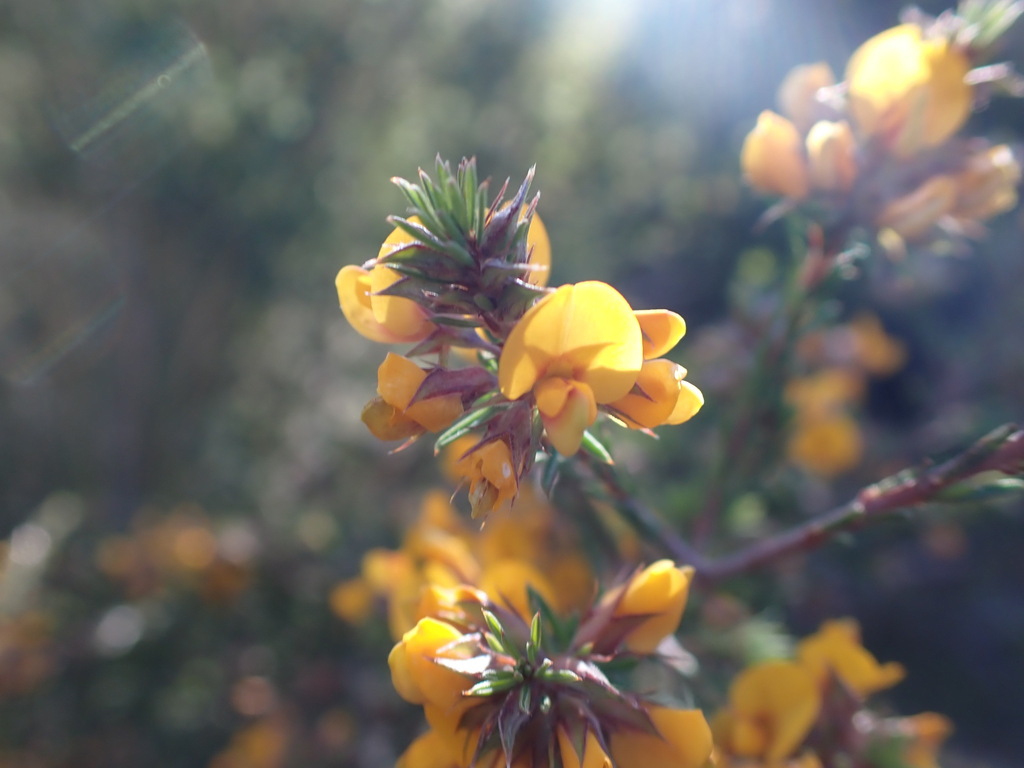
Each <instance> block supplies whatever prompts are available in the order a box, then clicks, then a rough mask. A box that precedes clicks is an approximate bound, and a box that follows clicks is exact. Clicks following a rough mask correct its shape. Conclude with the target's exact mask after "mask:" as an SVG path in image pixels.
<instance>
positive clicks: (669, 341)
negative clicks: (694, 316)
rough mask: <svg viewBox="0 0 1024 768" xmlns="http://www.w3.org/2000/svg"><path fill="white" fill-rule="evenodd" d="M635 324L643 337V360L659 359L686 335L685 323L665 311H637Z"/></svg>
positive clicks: (673, 314) (674, 314) (672, 313)
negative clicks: (638, 326)
mask: <svg viewBox="0 0 1024 768" xmlns="http://www.w3.org/2000/svg"><path fill="white" fill-rule="evenodd" d="M633 314H635V315H636V319H637V322H638V323H640V333H641V334H642V335H643V342H644V360H653V359H654V358H656V357H661V356H662V355H664V354H665V353H666V352H668V351H669V350H670V349H672V347H674V346H675V345H676V344H678V343H679V340H680V339H681V338H683V336H685V335H686V321H685V320H683V318H682V317H681V316H679V315H677V314H676V313H675V312H670V311H669V310H667V309H638V310H636V311H635V312H634V313H633Z"/></svg>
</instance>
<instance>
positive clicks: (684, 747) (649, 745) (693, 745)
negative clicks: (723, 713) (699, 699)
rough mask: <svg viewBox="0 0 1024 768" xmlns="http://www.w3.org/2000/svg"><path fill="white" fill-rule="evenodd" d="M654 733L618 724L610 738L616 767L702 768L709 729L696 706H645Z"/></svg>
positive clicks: (709, 736)
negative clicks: (690, 707)
mask: <svg viewBox="0 0 1024 768" xmlns="http://www.w3.org/2000/svg"><path fill="white" fill-rule="evenodd" d="M647 712H648V714H649V715H650V718H651V723H652V724H653V725H654V728H655V731H656V733H653V734H651V733H647V732H643V731H637V730H631V729H626V728H620V729H616V730H613V731H612V733H611V737H610V739H609V746H610V750H609V751H610V752H611V756H612V759H613V760H614V761H615V766H616V768H701V767H702V766H704V764H705V763H706V761H707V759H708V757H709V755H710V754H711V729H710V728H709V727H708V722H707V720H705V719H704V715H703V713H702V712H701V711H700V710H699V709H669V708H668V707H657V706H648V707H647Z"/></svg>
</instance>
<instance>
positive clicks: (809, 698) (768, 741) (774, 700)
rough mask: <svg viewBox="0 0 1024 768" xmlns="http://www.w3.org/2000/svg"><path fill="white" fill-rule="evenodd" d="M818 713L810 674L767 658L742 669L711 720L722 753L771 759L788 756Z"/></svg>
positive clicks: (818, 701)
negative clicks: (723, 707)
mask: <svg viewBox="0 0 1024 768" xmlns="http://www.w3.org/2000/svg"><path fill="white" fill-rule="evenodd" d="M820 711H821V693H820V692H819V689H818V686H817V682H816V681H815V679H814V677H813V676H812V675H811V673H810V672H808V671H807V670H806V669H804V668H803V667H802V666H800V665H799V664H796V663H794V662H792V661H767V662H763V663H761V664H757V665H755V666H752V667H749V668H747V669H745V670H744V671H743V672H741V673H740V674H739V675H738V676H737V677H736V679H735V680H734V681H733V683H732V686H730V688H729V708H728V709H727V710H725V711H723V712H722V713H720V714H719V715H718V716H717V717H716V718H715V722H714V733H715V742H716V744H718V746H719V747H721V748H722V749H723V750H724V751H725V752H726V753H727V754H729V755H734V756H737V757H749V758H759V759H762V760H764V761H765V762H767V763H775V762H778V761H782V760H785V759H786V758H788V757H791V756H792V755H793V753H794V752H795V751H796V750H797V748H798V747H799V746H800V744H801V743H802V742H803V740H804V739H805V738H806V737H807V734H808V733H809V732H810V730H811V727H812V726H813V725H814V723H815V721H816V720H817V719H818V714H819V712H820Z"/></svg>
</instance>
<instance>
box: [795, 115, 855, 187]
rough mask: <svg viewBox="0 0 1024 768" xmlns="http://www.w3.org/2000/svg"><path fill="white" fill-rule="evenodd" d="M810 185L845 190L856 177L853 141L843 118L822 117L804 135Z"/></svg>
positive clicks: (848, 125) (851, 184)
mask: <svg viewBox="0 0 1024 768" xmlns="http://www.w3.org/2000/svg"><path fill="white" fill-rule="evenodd" d="M806 144H807V160H808V167H809V170H810V176H811V184H812V185H813V186H814V187H817V188H818V189H823V190H826V191H829V192H845V191H846V190H848V189H849V188H850V187H852V186H853V181H854V179H855V178H856V177H857V159H856V149H857V145H856V141H855V140H854V138H853V131H852V130H850V124H849V123H847V122H846V121H840V122H838V123H833V122H831V121H829V120H821V121H819V122H817V123H815V124H814V126H813V127H812V128H811V130H810V132H809V133H808V134H807V139H806Z"/></svg>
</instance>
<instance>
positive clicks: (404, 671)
mask: <svg viewBox="0 0 1024 768" xmlns="http://www.w3.org/2000/svg"><path fill="white" fill-rule="evenodd" d="M461 637H462V633H461V632H460V631H459V630H458V629H456V628H455V627H453V626H452V625H451V624H449V623H447V622H444V621H439V620H438V619H435V618H433V617H430V616H428V617H426V618H423V619H420V620H419V621H418V622H417V623H416V626H414V627H413V628H412V629H410V630H409V631H408V632H406V633H405V634H404V635H402V639H401V641H399V642H398V644H396V645H395V647H394V648H392V649H391V653H390V654H389V655H388V666H389V667H390V668H391V682H392V684H393V685H394V686H395V690H396V691H398V694H399V695H400V696H401V697H402V698H403V699H405V700H406V701H408V702H410V703H412V704H423V703H430V704H433V705H435V706H437V707H442V708H445V709H447V708H450V707H453V706H454V705H455V704H456V703H457V702H459V701H460V700H461V699H462V694H463V691H465V690H466V689H467V688H468V687H469V686H470V684H471V683H469V682H468V681H467V679H466V678H465V677H464V676H463V675H460V674H459V673H458V672H454V671H452V670H450V669H448V668H447V667H443V666H441V665H440V664H437V663H435V661H434V659H437V658H445V659H460V658H463V659H464V658H467V657H468V656H469V655H471V649H469V648H467V647H466V646H465V645H460V644H459V643H458V641H459V640H460V639H461Z"/></svg>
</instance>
